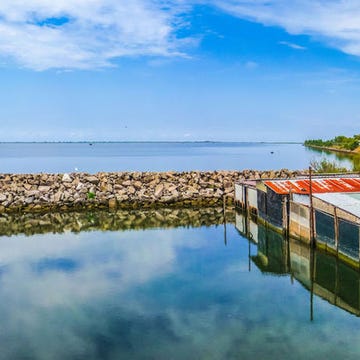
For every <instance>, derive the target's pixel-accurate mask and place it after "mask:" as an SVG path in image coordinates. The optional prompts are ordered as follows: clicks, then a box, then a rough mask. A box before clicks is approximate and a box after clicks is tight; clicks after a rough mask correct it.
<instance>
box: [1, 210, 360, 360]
mask: <svg viewBox="0 0 360 360" xmlns="http://www.w3.org/2000/svg"><path fill="white" fill-rule="evenodd" d="M216 211H217V210H216ZM164 214H165V217H166V219H168V220H167V221H168V222H166V221H165V220H162V221H163V222H160V223H157V222H156V221H155V220H153V219H151V217H156V216H157V215H156V213H155V212H149V213H147V214H146V217H147V220H146V221H147V222H148V224H150V225H149V226H150V227H149V228H146V226H145V225H141V226H140V227H139V223H142V224H145V222H144V221H145V220H141V221H142V222H141V221H140V219H142V218H143V215H144V214H143V213H141V212H140V213H139V215H138V216H139V217H138V216H137V215H136V213H131V215H130V213H128V214H127V215H126V216H125V215H124V214H123V215H124V217H120V214H117V215H115V214H114V213H113V214H111V213H107V214H106V213H102V215H101V216H100V214H94V215H96V216H99V217H101V219H103V220H101V221H100V220H99V223H98V225H99V226H98V227H95V226H94V227H93V228H91V230H93V231H80V232H72V231H64V232H61V233H60V232H59V233H58V230H57V229H58V227H55V228H54V229H53V230H54V232H55V233H51V232H44V231H34V233H36V235H32V236H26V235H24V233H25V234H28V232H27V230H26V231H25V230H21V228H20V227H18V228H17V230H16V232H15V231H14V232H13V233H12V234H13V235H12V236H2V237H0V249H1V251H0V298H1V302H0V323H1V327H0V345H1V352H0V358H1V359H22V358H26V359H254V358H264V359H265V358H266V359H289V358H291V359H305V358H312V357H313V355H314V354H316V355H317V356H318V357H319V358H327V359H343V358H346V359H357V358H358V356H359V354H360V344H359V342H358V331H359V325H360V324H359V319H358V318H357V317H356V316H353V315H351V314H349V313H348V312H346V311H343V310H342V309H340V308H339V307H336V306H332V305H331V304H330V302H329V301H330V300H329V299H328V298H327V297H326V296H327V295H329V294H333V295H334V296H336V297H337V301H338V303H336V302H334V301H333V302H331V303H334V304H335V303H336V304H337V305H338V306H342V305H340V304H344V303H346V304H347V306H349V307H350V306H351V307H352V308H356V306H355V305H356V304H355V303H356V301H357V300H356V298H354V297H352V295H351V294H352V292H351V291H350V289H351V288H354V286H355V284H354V281H355V282H356V284H359V281H358V278H356V277H355V275H354V273H353V272H352V271H353V270H352V269H348V268H347V267H346V266H343V265H341V266H340V263H338V265H336V263H333V262H332V261H333V260H332V258H329V257H328V256H327V255H323V254H318V253H316V257H315V259H316V260H315V262H314V263H315V268H316V271H315V274H316V276H315V281H313V282H311V280H310V275H309V274H310V273H311V270H310V268H309V256H308V254H309V250H308V249H306V248H304V247H302V246H300V245H299V244H297V243H291V242H290V243H289V242H284V241H283V240H282V239H280V238H278V237H276V236H275V235H274V234H269V233H268V232H266V231H265V229H263V228H261V227H257V226H256V224H248V225H249V226H248V229H251V231H252V239H253V241H248V240H247V239H246V238H245V237H243V236H241V235H239V232H238V230H237V229H236V228H235V227H234V225H233V224H232V219H231V216H228V214H227V216H226V223H227V225H226V233H225V232H224V226H222V224H223V218H222V220H221V221H220V218H221V211H220V210H219V217H216V216H215V219H218V221H217V220H215V224H214V225H211V224H210V223H208V222H207V221H208V220H205V219H206V217H209V216H214V214H213V213H212V212H211V211H209V212H208V213H206V212H205V210H204V212H199V214H198V215H196V212H193V213H192V214H191V216H190V215H189V214H190V213H189V212H187V213H184V214H187V215H186V216H187V221H189V225H190V226H188V227H186V225H185V220H181V219H180V216H179V213H177V215H176V216H175V218H177V219H178V220H176V221H174V223H173V225H170V224H171V221H172V220H171V219H172V217H173V216H174V215H173V214H172V212H171V211H169V212H168V211H166V212H165V213H162V215H163V216H164ZM107 216H108V217H109V218H110V219H111V218H112V216H116V218H117V219H120V218H121V219H122V220H121V221H120V220H119V221H118V222H116V221H115V223H117V224H118V225H116V226H114V227H109V228H110V229H111V230H113V231H105V228H103V225H101V224H108V222H107V221H108V220H106V219H107ZM130 216H133V218H132V219H131V221H130V220H129V218H130ZM80 217H81V215H80V214H77V215H74V216H73V219H74V220H75V219H77V220H78V219H79V218H80ZM199 218H200V219H203V220H202V221H199ZM65 219H66V221H69V222H72V221H73V220H71V221H70V220H69V218H65ZM124 219H128V220H129V221H130V222H129V223H127V225H126V226H125V225H119V224H120V223H121V222H123V223H124V222H125V221H127V220H124ZM10 220H11V221H13V220H14V219H10ZM33 220H34V219H32V220H31V221H33ZM237 220H238V225H237V227H238V228H239V229H241V227H240V226H239V224H242V223H244V221H243V220H242V219H241V218H240V217H239V215H237ZM27 221H29V219H27ZM191 221H193V223H191ZM216 221H217V222H216ZM156 223H157V224H158V225H154V226H152V225H151V224H156ZM19 224H20V221H19ZM111 224H114V222H111ZM131 224H134V225H133V227H132V226H131ZM163 224H168V226H169V227H168V228H166V229H165V228H159V226H162V225H163ZM176 224H178V225H176ZM24 226H27V227H28V228H29V226H28V225H26V221H25V222H24ZM44 226H45V225H44ZM56 226H58V225H56ZM170 226H172V227H170ZM175 226H179V227H175ZM2 228H3V229H5V228H9V225H8V226H6V224H5V223H3V224H2ZM35 228H36V226H35ZM40 228H41V226H40ZM37 229H39V227H38V228H37ZM69 229H71V230H73V228H72V227H69ZM85 229H89V230H90V228H87V227H85ZM121 229H123V230H121ZM132 229H136V230H137V231H134V230H132ZM48 230H49V231H52V230H51V228H50V227H49V228H48ZM15 233H17V234H18V235H14V234H15ZM225 234H226V242H225V243H226V244H224V235H225ZM225 245H226V246H225ZM249 255H250V256H249ZM249 260H250V263H251V264H254V263H255V265H256V266H252V267H251V271H250V272H249V271H248V270H249ZM329 269H333V270H334V271H333V272H330V273H331V274H332V275H331V276H330V277H329V275H328V274H329ZM334 274H337V275H336V276H335V275H334ZM279 275H282V276H279ZM333 275H334V277H333ZM291 279H293V282H291ZM295 279H296V280H295ZM311 283H313V284H314V285H313V292H314V294H318V295H320V296H322V297H320V296H315V297H314V299H313V302H314V304H313V308H314V321H313V322H310V321H309V297H310V296H309V294H310V293H309V289H310V287H309V285H310V286H311ZM318 286H319V288H317V287H318ZM320 286H321V289H322V290H321V291H323V293H321V294H326V296H325V295H324V296H323V295H321V294H320V290H319V289H320ZM357 286H358V285H357ZM357 289H358V288H357ZM323 298H324V299H327V300H328V301H324V300H323ZM342 307H343V308H345V306H342ZM357 309H358V308H357ZM349 311H352V310H349ZM352 312H353V311H352Z"/></svg>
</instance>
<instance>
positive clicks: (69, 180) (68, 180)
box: [62, 173, 72, 183]
mask: <svg viewBox="0 0 360 360" xmlns="http://www.w3.org/2000/svg"><path fill="white" fill-rule="evenodd" d="M62 182H64V183H69V182H72V179H71V177H70V175H69V174H66V173H65V174H64V175H63V177H62Z"/></svg>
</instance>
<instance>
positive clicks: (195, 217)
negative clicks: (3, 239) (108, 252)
mask: <svg viewBox="0 0 360 360" xmlns="http://www.w3.org/2000/svg"><path fill="white" fill-rule="evenodd" d="M225 216H226V221H227V222H229V223H231V222H234V219H235V216H234V212H233V211H231V209H227V210H226V214H225ZM223 223H224V210H223V208H217V207H212V208H199V209H197V208H195V209H190V208H184V209H170V208H163V209H153V210H151V209H144V210H118V211H107V210H106V211H105V210H97V211H82V212H49V213H46V214H37V213H19V214H0V236H11V235H16V234H26V235H34V234H46V233H63V232H65V231H71V232H80V231H94V230H105V231H119V230H143V229H151V228H173V227H182V226H186V227H200V226H211V225H220V224H223Z"/></svg>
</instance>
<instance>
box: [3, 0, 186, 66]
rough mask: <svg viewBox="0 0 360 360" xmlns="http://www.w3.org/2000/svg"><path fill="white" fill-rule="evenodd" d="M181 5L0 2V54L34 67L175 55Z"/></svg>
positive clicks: (107, 0) (153, 0)
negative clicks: (58, 20) (120, 58)
mask: <svg viewBox="0 0 360 360" xmlns="http://www.w3.org/2000/svg"><path fill="white" fill-rule="evenodd" d="M183 9H184V8H183V4H182V2H179V1H177V2H173V1H171V0H165V1H161V0H131V1H119V0H58V1H53V0H27V1H24V0H2V1H1V2H0V55H1V56H2V57H3V58H8V59H10V60H11V61H13V60H15V61H16V62H17V63H18V64H20V65H21V66H24V67H27V68H31V69H35V70H45V69H49V68H60V69H87V68H97V67H105V66H111V60H113V59H116V58H119V57H123V56H139V55H146V56H165V57H168V56H174V55H180V50H179V49H180V48H181V44H182V42H181V40H179V39H177V38H176V36H175V31H176V29H177V28H178V27H179V26H181V22H180V20H179V17H178V14H179V12H181V11H182V10H183ZM54 19H60V20H62V21H60V22H59V23H57V24H56V23H54Z"/></svg>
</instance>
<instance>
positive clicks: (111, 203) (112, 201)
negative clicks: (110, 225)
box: [109, 198, 117, 209]
mask: <svg viewBox="0 0 360 360" xmlns="http://www.w3.org/2000/svg"><path fill="white" fill-rule="evenodd" d="M116 208H117V200H116V198H112V199H109V209H116Z"/></svg>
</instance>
